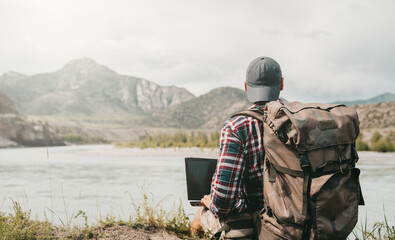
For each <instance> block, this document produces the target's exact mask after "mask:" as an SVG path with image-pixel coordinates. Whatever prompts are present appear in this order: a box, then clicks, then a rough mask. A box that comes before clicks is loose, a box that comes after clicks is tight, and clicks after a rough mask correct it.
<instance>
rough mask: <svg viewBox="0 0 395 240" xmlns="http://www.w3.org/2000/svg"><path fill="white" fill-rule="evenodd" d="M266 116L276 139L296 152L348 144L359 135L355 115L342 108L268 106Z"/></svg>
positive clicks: (341, 106)
mask: <svg viewBox="0 0 395 240" xmlns="http://www.w3.org/2000/svg"><path fill="white" fill-rule="evenodd" d="M266 113H267V116H266V118H265V122H266V123H267V124H268V125H269V126H270V128H272V130H273V132H274V133H275V134H276V135H277V137H278V138H279V139H280V140H281V141H282V142H283V143H284V144H286V145H289V146H291V147H292V148H294V149H295V150H297V151H298V152H306V151H309V150H313V149H318V148H323V147H328V146H334V145H339V144H351V143H353V142H354V141H355V139H356V138H357V136H358V134H359V119H358V115H357V113H356V111H355V110H354V109H352V108H348V107H346V106H344V105H335V104H319V103H310V104H302V103H299V102H291V103H287V104H284V105H282V104H281V103H279V102H270V103H268V104H267V106H266Z"/></svg>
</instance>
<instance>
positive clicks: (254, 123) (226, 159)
mask: <svg viewBox="0 0 395 240" xmlns="http://www.w3.org/2000/svg"><path fill="white" fill-rule="evenodd" d="M262 107H263V106H259V105H252V106H251V107H250V109H251V108H262ZM262 131H263V126H262V123H259V122H258V120H256V119H254V118H252V117H247V116H236V117H233V118H230V119H229V120H228V121H226V122H225V124H224V126H223V128H222V130H221V135H220V140H219V150H220V154H219V157H218V163H217V169H216V171H215V173H214V176H213V180H212V183H211V200H212V202H211V205H210V210H211V211H212V212H213V213H214V215H215V216H216V217H219V218H221V217H225V216H226V215H228V214H234V213H239V212H243V211H246V210H247V209H248V210H249V211H250V210H251V211H255V210H259V209H261V208H262V207H263V161H264V154H265V151H264V149H263V132H262Z"/></svg>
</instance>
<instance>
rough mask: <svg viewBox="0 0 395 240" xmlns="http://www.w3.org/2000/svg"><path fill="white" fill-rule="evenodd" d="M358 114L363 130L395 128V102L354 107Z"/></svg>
mask: <svg viewBox="0 0 395 240" xmlns="http://www.w3.org/2000/svg"><path fill="white" fill-rule="evenodd" d="M353 108H355V109H356V110H357V112H358V116H359V121H360V128H361V129H383V128H395V102H382V103H373V104H361V105H356V106H353Z"/></svg>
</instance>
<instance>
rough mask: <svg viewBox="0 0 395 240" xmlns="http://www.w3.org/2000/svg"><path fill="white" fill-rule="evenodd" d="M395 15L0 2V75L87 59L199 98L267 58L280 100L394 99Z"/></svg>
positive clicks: (274, 4)
mask: <svg viewBox="0 0 395 240" xmlns="http://www.w3.org/2000/svg"><path fill="white" fill-rule="evenodd" d="M394 16H395V1H393V0H374V1H373V0H332V1H318V0H310V1H294V0H289V1H285V0H273V1H262V0H256V1H252V0H245V1H242V0H239V1H231V0H223V1H218V0H217V1H212V0H211V1H205V0H204V1H203V0H199V1H185V0H166V1H165V0H155V1H154V0H144V1H143V0H141V1H131V0H128V1H119V0H116V1H115V0H113V1H110V0H108V1H100V0H91V1H85V0H75V1H73V0H64V1H60V0H59V1H57V0H47V1H45V0H37V1H34V0H26V1H17V0H8V1H7V0H0V74H2V73H5V72H8V71H10V70H12V71H16V72H20V73H24V74H36V73H44V72H51V71H56V70H58V69H60V68H61V67H62V66H63V65H64V64H65V63H67V62H68V61H70V60H71V59H76V58H81V57H89V58H92V59H94V60H95V61H96V62H98V63H100V64H103V65H106V66H108V67H109V68H111V69H113V70H114V71H116V72H118V73H121V74H127V75H131V76H136V77H142V78H145V79H148V80H150V81H153V82H155V83H157V84H160V85H175V86H179V87H184V88H186V89H188V90H189V91H191V92H192V93H193V94H195V95H200V94H204V93H206V92H208V91H209V90H211V89H213V88H216V87H222V86H231V87H237V88H242V86H243V81H244V80H245V70H246V67H247V65H248V64H249V62H250V61H251V60H253V59H254V58H256V57H258V56H270V57H272V58H274V59H276V60H277V61H278V62H279V63H280V65H281V67H282V71H283V76H284V78H285V90H284V92H283V96H284V97H286V98H288V99H291V100H299V101H323V102H325V101H326V102H330V101H335V100H351V99H364V98H370V97H373V96H376V95H378V94H381V93H384V92H395V60H394V58H395V30H394V29H395V17H394Z"/></svg>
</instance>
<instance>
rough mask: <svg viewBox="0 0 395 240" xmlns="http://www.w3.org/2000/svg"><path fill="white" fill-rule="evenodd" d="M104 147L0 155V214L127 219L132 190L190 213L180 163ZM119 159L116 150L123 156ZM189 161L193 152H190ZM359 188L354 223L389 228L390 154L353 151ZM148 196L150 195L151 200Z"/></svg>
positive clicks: (137, 198)
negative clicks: (18, 210)
mask: <svg viewBox="0 0 395 240" xmlns="http://www.w3.org/2000/svg"><path fill="white" fill-rule="evenodd" d="M122 151H123V150H121V149H117V148H114V147H113V146H111V145H94V146H67V147H51V148H49V149H48V154H47V148H22V149H0V166H1V167H0V211H1V212H11V211H12V202H13V201H15V202H18V203H20V204H21V206H22V208H23V209H25V210H27V209H31V211H32V216H33V217H37V218H38V219H45V218H47V219H49V220H50V221H53V222H54V223H57V224H60V223H61V222H63V223H64V224H67V222H71V224H75V223H78V222H79V221H80V220H78V219H72V217H73V216H75V215H76V214H77V212H78V210H82V211H84V212H85V213H86V215H87V216H88V221H89V222H91V223H92V222H96V221H97V220H98V219H103V218H104V217H105V216H111V217H115V218H116V219H119V218H121V219H128V218H129V217H130V216H132V215H133V214H134V208H133V206H132V201H131V198H132V199H133V200H134V202H135V203H139V202H141V201H142V193H141V190H140V188H145V189H147V193H149V195H148V196H149V197H152V196H153V197H154V201H155V202H158V201H160V200H162V199H164V198H165V199H164V200H163V201H162V207H163V208H164V209H167V210H169V209H172V208H174V207H175V206H178V204H179V202H180V201H181V202H182V204H183V206H184V209H185V211H186V213H188V214H191V215H192V214H194V213H195V211H196V210H197V209H196V208H195V207H191V206H190V205H189V203H188V201H187V193H186V182H185V166H184V157H186V156H188V155H186V156H180V154H178V155H177V154H176V155H174V156H158V154H155V156H149V155H147V154H145V156H144V155H141V154H133V153H130V154H120V152H122ZM123 153H124V151H123ZM195 155H196V154H195ZM358 167H359V168H360V169H361V177H360V181H361V186H362V191H363V194H364V198H365V202H366V206H363V207H360V219H365V217H366V216H367V219H368V222H369V223H373V222H375V221H383V219H384V217H383V216H384V213H383V207H384V208H385V213H386V216H387V219H388V221H389V222H390V223H391V224H392V225H394V224H395V204H394V202H395V201H394V198H395V154H393V153H374V152H360V161H359V162H358ZM151 193H152V194H151Z"/></svg>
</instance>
